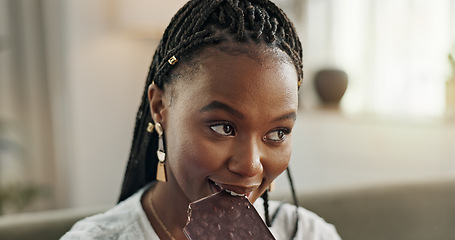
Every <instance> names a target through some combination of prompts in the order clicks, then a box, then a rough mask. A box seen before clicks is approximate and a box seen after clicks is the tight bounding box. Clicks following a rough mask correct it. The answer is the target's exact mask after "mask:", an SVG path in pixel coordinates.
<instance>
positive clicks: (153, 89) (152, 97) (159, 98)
mask: <svg viewBox="0 0 455 240" xmlns="http://www.w3.org/2000/svg"><path fill="white" fill-rule="evenodd" d="M164 97H165V94H164V91H163V89H161V88H159V87H158V86H157V85H156V84H155V83H152V84H150V86H149V88H148V100H149V105H150V114H151V115H152V119H153V121H154V122H155V123H157V122H159V123H161V124H163V119H164V109H165V104H164V102H165V101H164V100H165V99H164Z"/></svg>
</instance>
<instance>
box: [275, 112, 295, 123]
mask: <svg viewBox="0 0 455 240" xmlns="http://www.w3.org/2000/svg"><path fill="white" fill-rule="evenodd" d="M285 119H292V120H297V113H296V112H290V113H287V114H284V115H283V116H280V117H277V118H275V119H274V120H273V121H272V122H279V121H281V120H285Z"/></svg>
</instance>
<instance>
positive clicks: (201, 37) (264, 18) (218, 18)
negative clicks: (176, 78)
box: [119, 0, 303, 226]
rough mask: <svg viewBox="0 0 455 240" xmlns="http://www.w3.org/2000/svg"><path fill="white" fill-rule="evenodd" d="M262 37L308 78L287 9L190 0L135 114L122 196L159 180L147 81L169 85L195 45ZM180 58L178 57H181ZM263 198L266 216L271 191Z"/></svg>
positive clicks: (157, 57)
mask: <svg viewBox="0 0 455 240" xmlns="http://www.w3.org/2000/svg"><path fill="white" fill-rule="evenodd" d="M247 41H253V42H256V43H258V44H259V43H263V44H266V45H267V46H270V47H276V48H279V49H281V50H282V51H284V52H285V53H286V54H287V55H288V56H289V57H290V59H291V60H292V63H293V64H294V65H295V67H296V70H297V73H298V81H299V82H298V84H299V86H300V83H301V81H302V78H303V70H302V48H301V43H300V40H299V38H298V36H297V33H296V31H295V28H294V26H293V24H292V23H291V21H290V20H289V19H288V18H287V16H286V15H285V14H284V13H283V11H282V10H281V9H280V8H278V7H277V6H276V5H275V4H274V3H272V2H271V1H268V0H191V1H189V2H188V3H186V4H185V5H184V6H183V7H182V8H181V9H180V10H179V11H178V12H177V13H176V14H175V16H174V17H173V18H172V20H171V22H170V24H169V26H168V27H167V28H166V30H165V32H164V34H163V37H162V39H161V41H160V43H159V45H158V47H157V49H156V51H155V54H154V56H153V60H152V63H151V66H150V68H149V72H148V75H147V81H146V84H145V88H144V92H143V96H142V102H141V105H140V107H139V110H138V112H137V116H136V125H135V128H134V137H133V142H132V146H131V152H130V156H129V160H128V165H127V169H126V172H125V177H124V181H123V186H122V191H121V194H120V198H119V201H123V200H124V199H126V198H128V197H129V196H131V195H132V194H133V193H135V192H136V191H138V190H139V189H140V188H142V187H143V186H145V185H146V184H147V183H149V182H151V181H154V180H155V177H156V176H155V175H156V166H157V163H158V159H157V156H156V150H157V146H158V135H157V133H156V132H153V133H149V132H147V131H146V128H147V125H148V123H149V122H153V120H152V118H151V114H150V108H149V102H148V97H147V92H148V86H149V85H150V84H152V83H155V84H156V85H157V86H158V87H160V88H162V89H163V88H164V84H169V83H170V81H171V80H172V78H171V77H169V72H170V70H171V69H172V67H173V65H175V64H176V63H177V61H178V60H181V61H182V59H184V60H185V61H187V60H190V59H191V57H194V56H195V50H200V49H201V48H203V47H206V46H215V45H217V44H220V43H222V42H247ZM177 64H178V63H177ZM262 197H263V198H264V207H265V211H266V219H267V220H266V222H267V223H268V225H269V226H270V224H271V223H270V220H269V217H268V215H269V214H268V197H267V194H265V195H263V196H262Z"/></svg>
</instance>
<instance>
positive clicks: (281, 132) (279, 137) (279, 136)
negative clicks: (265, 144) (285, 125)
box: [264, 129, 289, 142]
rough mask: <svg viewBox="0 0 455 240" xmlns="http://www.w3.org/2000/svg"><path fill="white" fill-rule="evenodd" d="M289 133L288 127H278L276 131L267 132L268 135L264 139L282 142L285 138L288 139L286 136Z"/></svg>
mask: <svg viewBox="0 0 455 240" xmlns="http://www.w3.org/2000/svg"><path fill="white" fill-rule="evenodd" d="M288 134H289V131H288V130H286V129H277V130H275V131H272V132H269V133H267V135H265V137H264V139H265V140H270V141H274V142H282V141H284V139H286V136H287V135H288Z"/></svg>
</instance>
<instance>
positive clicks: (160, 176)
mask: <svg viewBox="0 0 455 240" xmlns="http://www.w3.org/2000/svg"><path fill="white" fill-rule="evenodd" d="M155 131H156V132H157V133H158V150H157V151H156V155H157V156H158V166H157V168H156V180H158V181H160V182H167V177H166V164H165V161H166V152H165V151H164V144H163V127H162V126H161V124H160V123H155Z"/></svg>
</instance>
